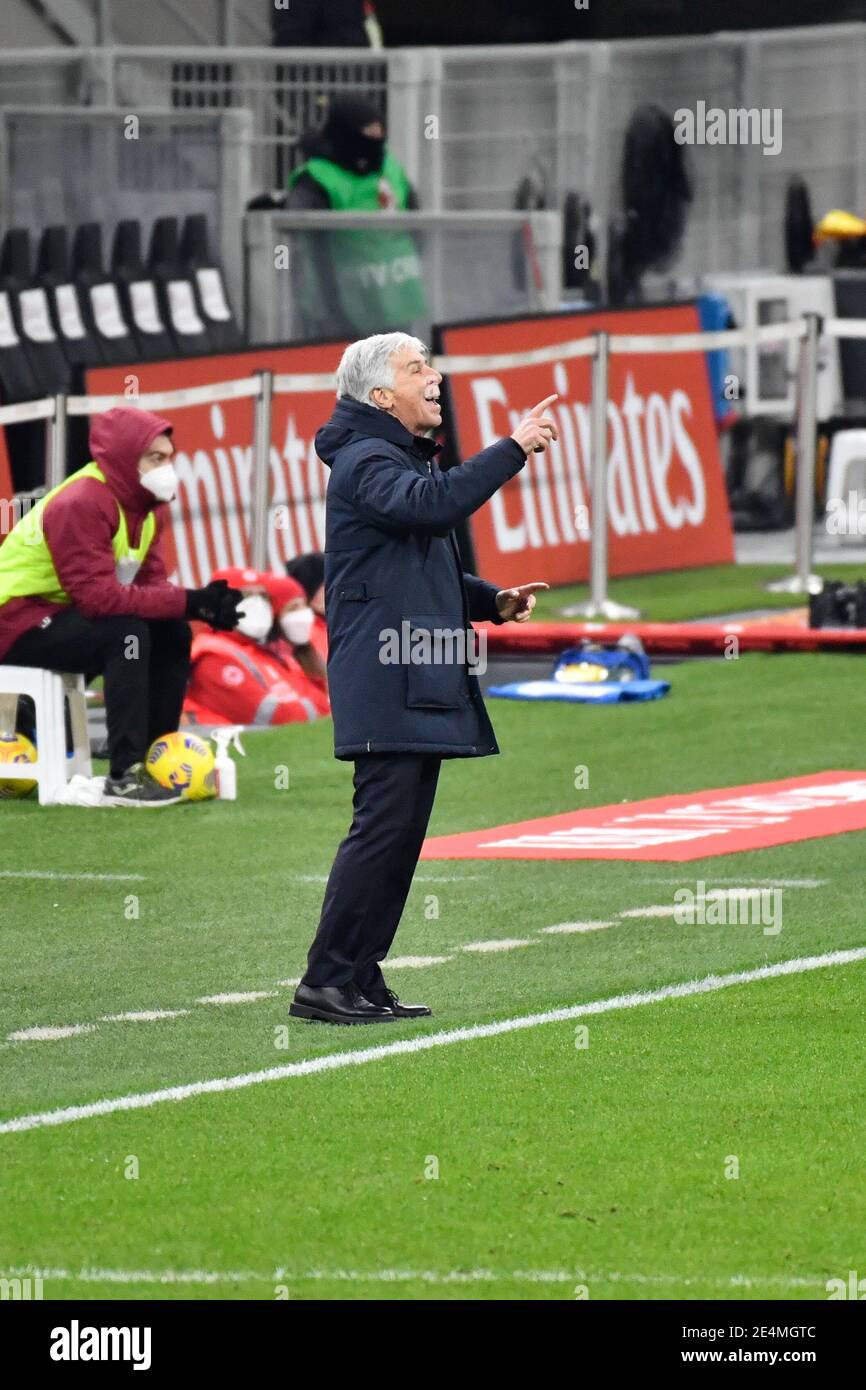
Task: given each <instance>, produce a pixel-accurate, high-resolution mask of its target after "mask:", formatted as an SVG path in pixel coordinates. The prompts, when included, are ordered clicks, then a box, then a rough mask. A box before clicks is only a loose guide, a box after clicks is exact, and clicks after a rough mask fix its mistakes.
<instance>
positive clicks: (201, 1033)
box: [0, 655, 866, 1300]
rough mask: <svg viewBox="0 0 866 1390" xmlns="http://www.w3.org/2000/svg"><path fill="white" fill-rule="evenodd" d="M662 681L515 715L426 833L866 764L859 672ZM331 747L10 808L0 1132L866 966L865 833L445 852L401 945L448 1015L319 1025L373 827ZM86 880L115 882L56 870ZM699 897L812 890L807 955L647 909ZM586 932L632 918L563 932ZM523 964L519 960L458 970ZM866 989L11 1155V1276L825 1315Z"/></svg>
mask: <svg viewBox="0 0 866 1390" xmlns="http://www.w3.org/2000/svg"><path fill="white" fill-rule="evenodd" d="M666 674H669V676H670V679H671V681H672V685H673V691H672V694H671V696H670V697H669V698H668V699H666V700H663V701H660V702H657V703H653V704H648V705H643V706H641V705H638V706H634V707H623V708H619V709H617V708H592V707H580V706H576V707H571V708H569V707H563V706H520V705H516V704H513V703H511V702H508V701H495V700H492V701H491V702H490V707H491V712H492V715H493V719H494V722H495V724H496V728H497V732H498V734H499V738H500V743H501V745H502V749H503V753H502V756H501V757H499V758H491V759H487V760H485V761H483V762H479V763H472V762H455V763H450V764H447V765H446V766H445V768H444V769H443V774H442V778H441V781H440V793H439V797H438V800H437V803H436V808H435V813H434V819H433V823H432V826H431V831H432V833H434V834H442V833H447V832H451V831H457V830H461V829H470V828H473V827H477V826H494V825H497V824H500V823H502V822H505V821H512V820H516V819H521V818H529V817H532V816H542V815H547V814H554V813H556V812H560V811H564V810H568V809H571V808H575V807H581V806H588V805H596V804H608V803H611V802H617V801H623V800H634V799H637V798H641V797H647V796H653V795H662V794H665V793H671V792H681V791H690V790H695V791H699V790H701V789H704V788H706V787H715V786H725V785H736V784H740V783H746V782H753V781H761V780H770V779H773V778H778V777H784V776H793V775H796V774H798V773H803V774H805V773H809V772H814V771H820V770H823V769H827V768H840V769H842V768H844V769H852V768H859V767H862V766H863V765H864V748H863V722H862V718H861V715H860V711H861V710H862V681H863V676H862V666H861V664H860V662H859V660H858V659H857V658H856V657H853V656H839V655H792V656H762V655H746V656H743V657H741V658H740V659H739V660H734V661H726V662H723V661H719V662H696V663H691V664H681V665H676V666H671V667H668V668H666ZM330 740H331V730H330V727H329V725H327V724H322V725H320V726H315V727H312V728H310V727H304V728H288V729H286V730H285V731H281V732H274V733H265V734H260V735H258V736H250V737H248V739H247V749H248V757H247V759H246V761H244V762H241V764H240V766H239V786H240V799H239V800H238V802H237V803H236V804H234V805H232V804H220V803H209V804H198V805H190V806H185V807H178V808H176V809H171V810H166V811H165V812H163V813H162V814H157V815H152V816H151V815H147V814H144V813H135V812H129V811H122V810H114V811H108V810H104V811H102V810H99V811H97V810H80V809H66V808H54V809H50V810H40V808H39V807H38V806H36V805H35V804H31V803H29V802H28V803H19V804H12V803H0V828H2V840H0V846H2V852H0V873H2V874H4V875H6V876H5V877H2V878H0V919H2V942H3V956H2V959H3V971H2V981H0V1010H2V1017H0V1078H2V1082H0V1125H2V1123H3V1122H5V1121H9V1120H11V1119H14V1118H15V1117H21V1116H27V1115H35V1114H43V1113H48V1112H52V1111H56V1110H58V1109H61V1108H64V1107H69V1106H76V1105H88V1104H90V1103H92V1102H96V1101H100V1100H103V1099H109V1100H110V1099H114V1098H118V1097H124V1096H136V1095H141V1094H143V1093H147V1092H151V1091H159V1090H162V1089H164V1088H167V1087H172V1086H176V1085H184V1084H187V1083H196V1082H201V1081H208V1080H213V1079H217V1078H231V1077H238V1076H242V1075H247V1074H250V1073H256V1072H260V1071H262V1072H265V1071H268V1070H269V1069H271V1068H275V1067H280V1066H284V1065H287V1064H291V1063H295V1062H300V1061H302V1060H311V1061H315V1060H317V1059H323V1058H326V1057H327V1056H328V1055H330V1054H337V1053H347V1052H351V1051H354V1050H359V1049H367V1048H371V1047H380V1046H383V1045H386V1044H389V1043H393V1042H395V1041H398V1040H401V1039H413V1038H417V1037H423V1036H425V1035H428V1034H433V1033H438V1032H451V1031H454V1030H456V1029H461V1028H471V1027H472V1026H473V1025H477V1024H482V1025H483V1024H489V1023H491V1022H495V1021H498V1020H507V1019H516V1018H520V1017H522V1016H528V1015H532V1014H543V1013H546V1012H549V1011H551V1010H555V1009H561V1008H568V1007H569V1006H573V1005H577V1004H581V1003H585V1002H588V1001H595V1000H601V999H607V998H611V997H613V996H615V995H619V994H623V993H627V992H630V991H652V990H656V989H658V988H660V987H663V986H666V985H670V984H674V983H678V982H686V981H692V980H699V979H702V978H704V977H705V976H707V975H710V974H714V975H721V974H725V973H726V972H733V971H748V970H751V969H754V968H755V967H759V966H764V965H768V964H769V965H772V964H774V963H778V962H782V961H787V960H793V959H797V958H802V957H807V956H815V955H820V954H823V953H825V952H829V951H833V950H838V949H845V948H852V947H862V946H864V945H866V921H864V913H863V892H862V885H863V859H864V853H866V833H856V834H848V835H841V836H837V837H833V838H828V839H821V840H812V841H806V842H803V843H800V844H791V845H785V846H781V847H778V848H775V849H768V850H761V851H753V852H750V853H744V854H738V855H728V856H722V857H718V858H714V859H705V860H697V861H694V862H693V863H690V864H685V865H676V864H658V863H656V864H648V863H647V864H645V863H640V864H637V863H618V862H593V861H583V862H574V863H567V862H554V861H547V862H544V861H535V862H533V861H523V862H521V861H506V862H491V861H472V860H465V861H459V862H457V861H453V862H450V861H431V862H427V863H422V864H421V865H420V866H419V872H418V877H417V881H416V883H415V886H414V887H413V891H412V894H411V897H410V901H409V905H408V908H407V912H406V915H405V918H404V921H403V924H402V926H401V929H400V932H399V934H398V937H397V941H396V943H395V954H396V956H397V957H398V958H406V957H422V956H439V957H447V958H448V959H446V960H444V961H441V962H440V963H438V964H429V965H426V966H422V967H409V966H403V967H398V968H395V969H394V970H393V971H392V972H391V976H390V978H391V982H392V984H393V985H394V986H396V988H397V989H398V990H399V992H400V993H402V994H403V995H404V996H405V997H407V998H423V999H425V1000H426V1001H428V1002H429V1003H430V1004H431V1006H432V1007H433V1010H434V1017H433V1018H432V1019H428V1020H423V1021H421V1022H416V1023H407V1024H400V1025H397V1026H390V1025H389V1026H388V1027H387V1028H385V1027H379V1028H358V1029H346V1028H329V1027H327V1026H324V1025H323V1026H314V1025H307V1024H303V1023H300V1022H295V1021H291V1022H290V1021H289V1020H288V1017H287V1005H288V1002H289V999H290V996H291V986H290V985H289V984H286V983H281V982H285V981H288V980H291V979H293V978H296V977H297V976H299V975H300V973H301V971H302V969H303V964H304V956H305V951H306V947H307V945H308V941H309V938H310V935H311V933H312V931H313V929H314V927H315V923H316V919H317V913H318V908H319V904H320V901H321V895H322V891H323V879H324V876H325V874H326V873H327V871H328V868H329V866H330V862H331V858H332V856H333V852H334V849H335V847H336V845H337V843H338V841H339V839H340V837H341V835H342V834H343V833H344V831H345V828H346V825H347V821H348V813H349V805H350V792H351V768H350V767H349V766H348V765H343V764H337V763H335V762H334V761H333V759H332V757H331V742H330ZM578 764H583V765H586V767H587V768H588V770H589V787H588V788H587V789H581V790H575V786H574V769H575V767H576V766H577V765H578ZM284 769H287V771H288V787H287V788H285V787H283V786H282V785H279V786H278V785H277V784H282V783H284V782H285V781H286V774H285V771H284ZM85 874H94V875H117V876H119V877H116V878H107V877H99V878H90V879H88V878H83V877H50V876H49V877H46V876H36V875H85ZM25 875H30V876H29V877H28V876H25ZM698 879H703V880H705V881H706V882H707V884H708V885H711V886H716V885H719V886H731V885H738V884H749V883H754V882H756V881H762V882H764V883H766V884H768V885H770V884H773V883H779V882H781V883H786V884H789V885H793V884H795V883H796V881H800V883H801V885H802V886H787V887H785V888H784V889H783V910H784V917H783V928H782V930H781V932H780V933H779V934H778V935H777V936H766V935H764V934H763V933H762V931H761V928H760V927H759V926H746V925H729V926H677V925H675V923H674V922H673V921H672V920H671V919H670V918H665V917H661V916H646V917H627V918H620V917H619V916H618V914H619V913H622V912H625V911H628V910H630V909H634V908H643V907H648V906H652V905H663V904H666V903H670V902H671V901H672V895H673V892H674V891H675V889H676V888H677V887H680V886H689V885H690V884H691V885H694V884H695V882H696V880H698ZM809 883H811V884H819V885H820V886H811V887H810V886H805V885H806V884H809ZM586 920H590V921H596V920H603V921H612V922H613V925H612V926H611V927H609V928H606V929H604V930H597V931H592V932H586V933H577V934H570V933H560V934H550V933H546V932H545V931H544V928H545V927H548V926H550V925H554V924H557V923H563V922H573V921H586ZM495 940H510V941H514V940H517V941H522V942H525V943H526V944H525V945H521V946H515V947H513V948H512V949H509V950H501V951H478V950H470V951H467V950H465V949H463V948H465V947H466V946H467V945H474V944H476V943H479V942H486V941H495ZM386 973H387V972H386ZM864 984H866V963H851V964H846V965H840V966H835V967H830V968H823V969H817V970H814V971H810V972H809V973H803V974H796V975H788V976H783V977H776V978H771V979H763V980H759V981H755V982H749V983H744V984H741V985H736V986H734V987H729V988H725V989H720V990H718V991H717V992H714V993H708V994H701V995H694V996H691V997H685V998H674V999H667V1000H665V1001H664V1002H654V1003H653V1002H651V1003H645V1004H642V1005H640V1006H638V1007H634V1008H630V1009H623V1010H614V1011H610V1012H606V1013H599V1014H598V1015H597V1016H592V1017H588V1018H586V1019H585V1020H583V1021H582V1023H583V1024H585V1026H586V1028H587V1032H586V1034H585V1035H584V1034H578V1032H577V1031H576V1029H577V1027H578V1026H579V1023H580V1022H581V1021H578V1023H576V1022H575V1021H574V1020H571V1019H566V1020H563V1021H561V1022H546V1023H539V1024H538V1026H534V1027H531V1028H525V1029H520V1030H516V1031H512V1032H507V1033H503V1034H502V1035H498V1036H484V1037H478V1038H474V1039H465V1040H462V1041H460V1040H458V1041H452V1042H450V1043H449V1044H448V1045H446V1046H441V1047H435V1048H431V1049H429V1050H425V1051H419V1052H414V1053H407V1054H405V1055H388V1056H384V1057H381V1058H379V1059H374V1060H370V1061H368V1062H366V1063H364V1064H362V1065H357V1066H355V1065H348V1066H342V1067H339V1068H335V1069H332V1070H320V1071H316V1072H313V1073H311V1074H304V1075H298V1074H296V1075H290V1076H287V1077H285V1078H284V1079H281V1080H263V1081H261V1083H260V1084H252V1085H249V1086H247V1087H245V1088H244V1089H238V1090H227V1091H220V1092H215V1093H210V1094H204V1095H196V1096H193V1097H190V1098H187V1099H182V1100H177V1101H166V1102H163V1103H159V1104H154V1105H152V1106H148V1107H147V1108H142V1109H138V1110H129V1111H121V1112H118V1113H111V1114H107V1115H103V1116H99V1117H90V1118H84V1119H80V1120H77V1121H75V1122H70V1123H63V1124H58V1125H51V1126H43V1125H39V1126H37V1127H35V1128H31V1129H28V1130H26V1131H25V1132H0V1213H2V1215H0V1275H10V1274H11V1273H13V1272H15V1271H18V1272H20V1273H23V1272H25V1271H27V1270H31V1271H33V1272H41V1274H42V1277H43V1278H44V1293H45V1297H47V1298H57V1299H65V1298H103V1297H108V1298H118V1299H123V1298H139V1297H140V1298H148V1299H156V1298H201V1299H235V1298H255V1299H274V1298H278V1297H289V1298H291V1299H299V1300H305V1299H318V1298H329V1299H330V1298H333V1299H374V1298H376V1299H381V1298H385V1299H390V1298H394V1299H406V1298H409V1299H490V1298H496V1299H499V1298H509V1299H569V1300H571V1299H574V1298H575V1297H581V1296H586V1295H588V1296H589V1298H590V1299H593V1298H615V1299H669V1298H687V1299H688V1298H720V1299H739V1300H747V1299H750V1298H782V1299H811V1298H825V1297H826V1292H825V1287H824V1286H825V1282H826V1281H827V1280H828V1279H831V1278H846V1277H847V1272H848V1270H849V1269H857V1268H858V1267H859V1268H861V1270H862V1265H863V1230H864V1217H866V1196H864V1194H866V1182H864V1176H866V1175H864V1168H866V1120H864V1111H863V1107H862V1104H861V1098H862V1095H863V1092H864V1088H866V1056H864V1051H863V1045H862V1036H863V1035H862V1028H863V991H864ZM235 995H241V996H245V995H255V996H260V997H256V998H247V999H243V1000H242V1001H241V1002H228V1000H229V999H231V997H232V996H235ZM214 996H221V997H226V996H227V999H226V1002H221V1003H205V1002H198V1001H201V1000H205V999H211V998H213V997H214ZM150 1011H159V1012H161V1013H165V1014H166V1015H167V1016H165V1017H160V1018H158V1019H156V1020H149V1021H148V1020H146V1019H141V1020H139V1021H134V1020H131V1019H121V1020H114V1021H111V1016H113V1015H120V1014H126V1013H147V1012H150ZM75 1026H80V1027H81V1028H82V1029H83V1030H84V1031H81V1032H78V1033H75V1034H73V1035H70V1036H61V1037H55V1038H51V1039H45V1040H39V1039H35V1038H27V1039H26V1040H22V1041H16V1040H11V1039H10V1034H14V1033H16V1032H18V1031H19V1030H24V1031H25V1032H26V1031H27V1030H31V1029H34V1028H40V1027H41V1028H49V1029H52V1028H59V1029H64V1028H69V1027H75ZM579 1043H586V1045H585V1046H579V1045H578V1044H579ZM735 1171H737V1172H738V1174H739V1175H738V1176H733V1175H732V1174H733V1172H735ZM135 1174H137V1176H135ZM858 1262H859V1266H858Z"/></svg>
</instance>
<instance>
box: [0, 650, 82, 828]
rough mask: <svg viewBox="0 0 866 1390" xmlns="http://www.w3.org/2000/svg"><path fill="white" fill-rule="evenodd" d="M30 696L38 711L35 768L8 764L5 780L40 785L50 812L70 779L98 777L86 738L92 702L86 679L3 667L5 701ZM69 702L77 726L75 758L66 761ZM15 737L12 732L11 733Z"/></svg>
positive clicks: (2, 770)
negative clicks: (88, 699)
mask: <svg viewBox="0 0 866 1390" xmlns="http://www.w3.org/2000/svg"><path fill="white" fill-rule="evenodd" d="M3 695H29V696H31V698H32V700H33V703H34V705H35V706H36V739H37V742H38V748H37V757H36V762H35V763H3V764H2V765H0V777H3V778H8V777H17V778H22V779H24V780H28V779H29V780H33V779H35V780H36V783H37V787H38V793H39V804H40V805H41V806H50V805H51V803H52V802H53V801H55V800H56V798H57V794H58V793H59V792H60V791H61V790H62V789H63V788H64V787H65V786H66V782H67V780H68V778H69V777H70V776H73V775H74V774H75V773H81V775H82V776H84V777H92V776H93V767H92V764H91V761H90V740H89V738H88V734H87V702H86V698H85V684H84V677H83V676H79V675H70V674H69V673H68V672H65V671H46V670H44V669H43V668H42V667H40V666H4V665H3V664H2V663H0V696H3ZM64 695H65V696H66V697H67V698H68V700H69V716H70V723H71V725H72V757H71V758H67V756H66V720H65V717H64V709H63V697H64ZM10 732H11V731H10Z"/></svg>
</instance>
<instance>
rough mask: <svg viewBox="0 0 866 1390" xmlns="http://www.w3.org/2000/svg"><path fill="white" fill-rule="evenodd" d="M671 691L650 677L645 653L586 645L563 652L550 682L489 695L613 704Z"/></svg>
mask: <svg viewBox="0 0 866 1390" xmlns="http://www.w3.org/2000/svg"><path fill="white" fill-rule="evenodd" d="M670 688H671V687H670V682H669V681H657V680H652V679H651V678H650V664H649V658H648V657H647V655H646V653H645V652H644V651H643V650H638V651H636V650H634V649H632V648H625V647H621V646H618V647H598V646H596V645H595V644H594V643H592V642H584V643H583V644H582V646H580V647H569V648H568V650H567V651H564V652H561V653H560V655H559V658H558V659H557V661H556V664H555V666H554V668H553V672H552V674H551V677H550V679H549V680H543V681H514V682H512V683H511V684H510V685H492V686H491V687H490V689H489V690H488V691H487V694H488V695H496V696H498V697H499V698H500V699H503V700H560V701H567V702H571V703H577V704H593V705H612V704H620V703H621V702H623V701H626V700H658V699H660V698H661V697H662V695H667V693H668V691H669V690H670Z"/></svg>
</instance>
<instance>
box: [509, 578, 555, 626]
mask: <svg viewBox="0 0 866 1390" xmlns="http://www.w3.org/2000/svg"><path fill="white" fill-rule="evenodd" d="M549 588H550V585H549V584H541V583H538V584H518V586H517V588H516V589H500V590H499V593H498V594H497V595H496V607H497V609H498V610H499V616H500V618H502V619H503V620H504V621H505V622H508V620H509V619H510V618H513V619H514V621H515V622H516V623H525V622H526V621H527V620H528V618H529V617H530V615H531V613H532V610H533V608H534V607H535V590H536V589H549Z"/></svg>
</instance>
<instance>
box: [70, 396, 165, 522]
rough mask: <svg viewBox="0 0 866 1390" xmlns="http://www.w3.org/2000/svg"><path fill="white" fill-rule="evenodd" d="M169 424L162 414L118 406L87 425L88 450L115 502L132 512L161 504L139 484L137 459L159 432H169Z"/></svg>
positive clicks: (151, 508) (144, 510) (148, 509)
mask: <svg viewBox="0 0 866 1390" xmlns="http://www.w3.org/2000/svg"><path fill="white" fill-rule="evenodd" d="M171 432H172V426H171V424H170V423H169V421H168V420H164V419H163V418H162V416H161V415H151V414H150V412H149V411H147V410H136V409H134V408H132V407H129V406H117V407H115V409H113V410H106V411H104V412H103V414H102V415H94V417H93V420H92V421H91V425H90V454H91V457H92V458H94V459H95V460H96V462H97V463H98V464H99V466H100V468H101V469H102V471H103V473H104V474H105V478H106V482H107V483H108V485H109V487H110V488H111V491H112V492H113V493H114V495H115V497H116V498H117V500H118V502H120V503H121V505H122V506H123V507H124V509H125V508H129V509H130V510H131V511H135V512H149V511H152V510H153V508H154V507H158V506H160V505H161V504H160V503H159V502H158V501H157V499H156V498H155V497H154V495H153V493H152V492H148V490H147V488H144V487H142V486H141V483H140V482H139V477H138V460H139V459H140V458H141V456H142V454H143V453H145V452H146V451H147V449H148V446H149V445H150V444H152V443H153V441H154V439H156V436H157V435H158V434H171Z"/></svg>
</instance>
